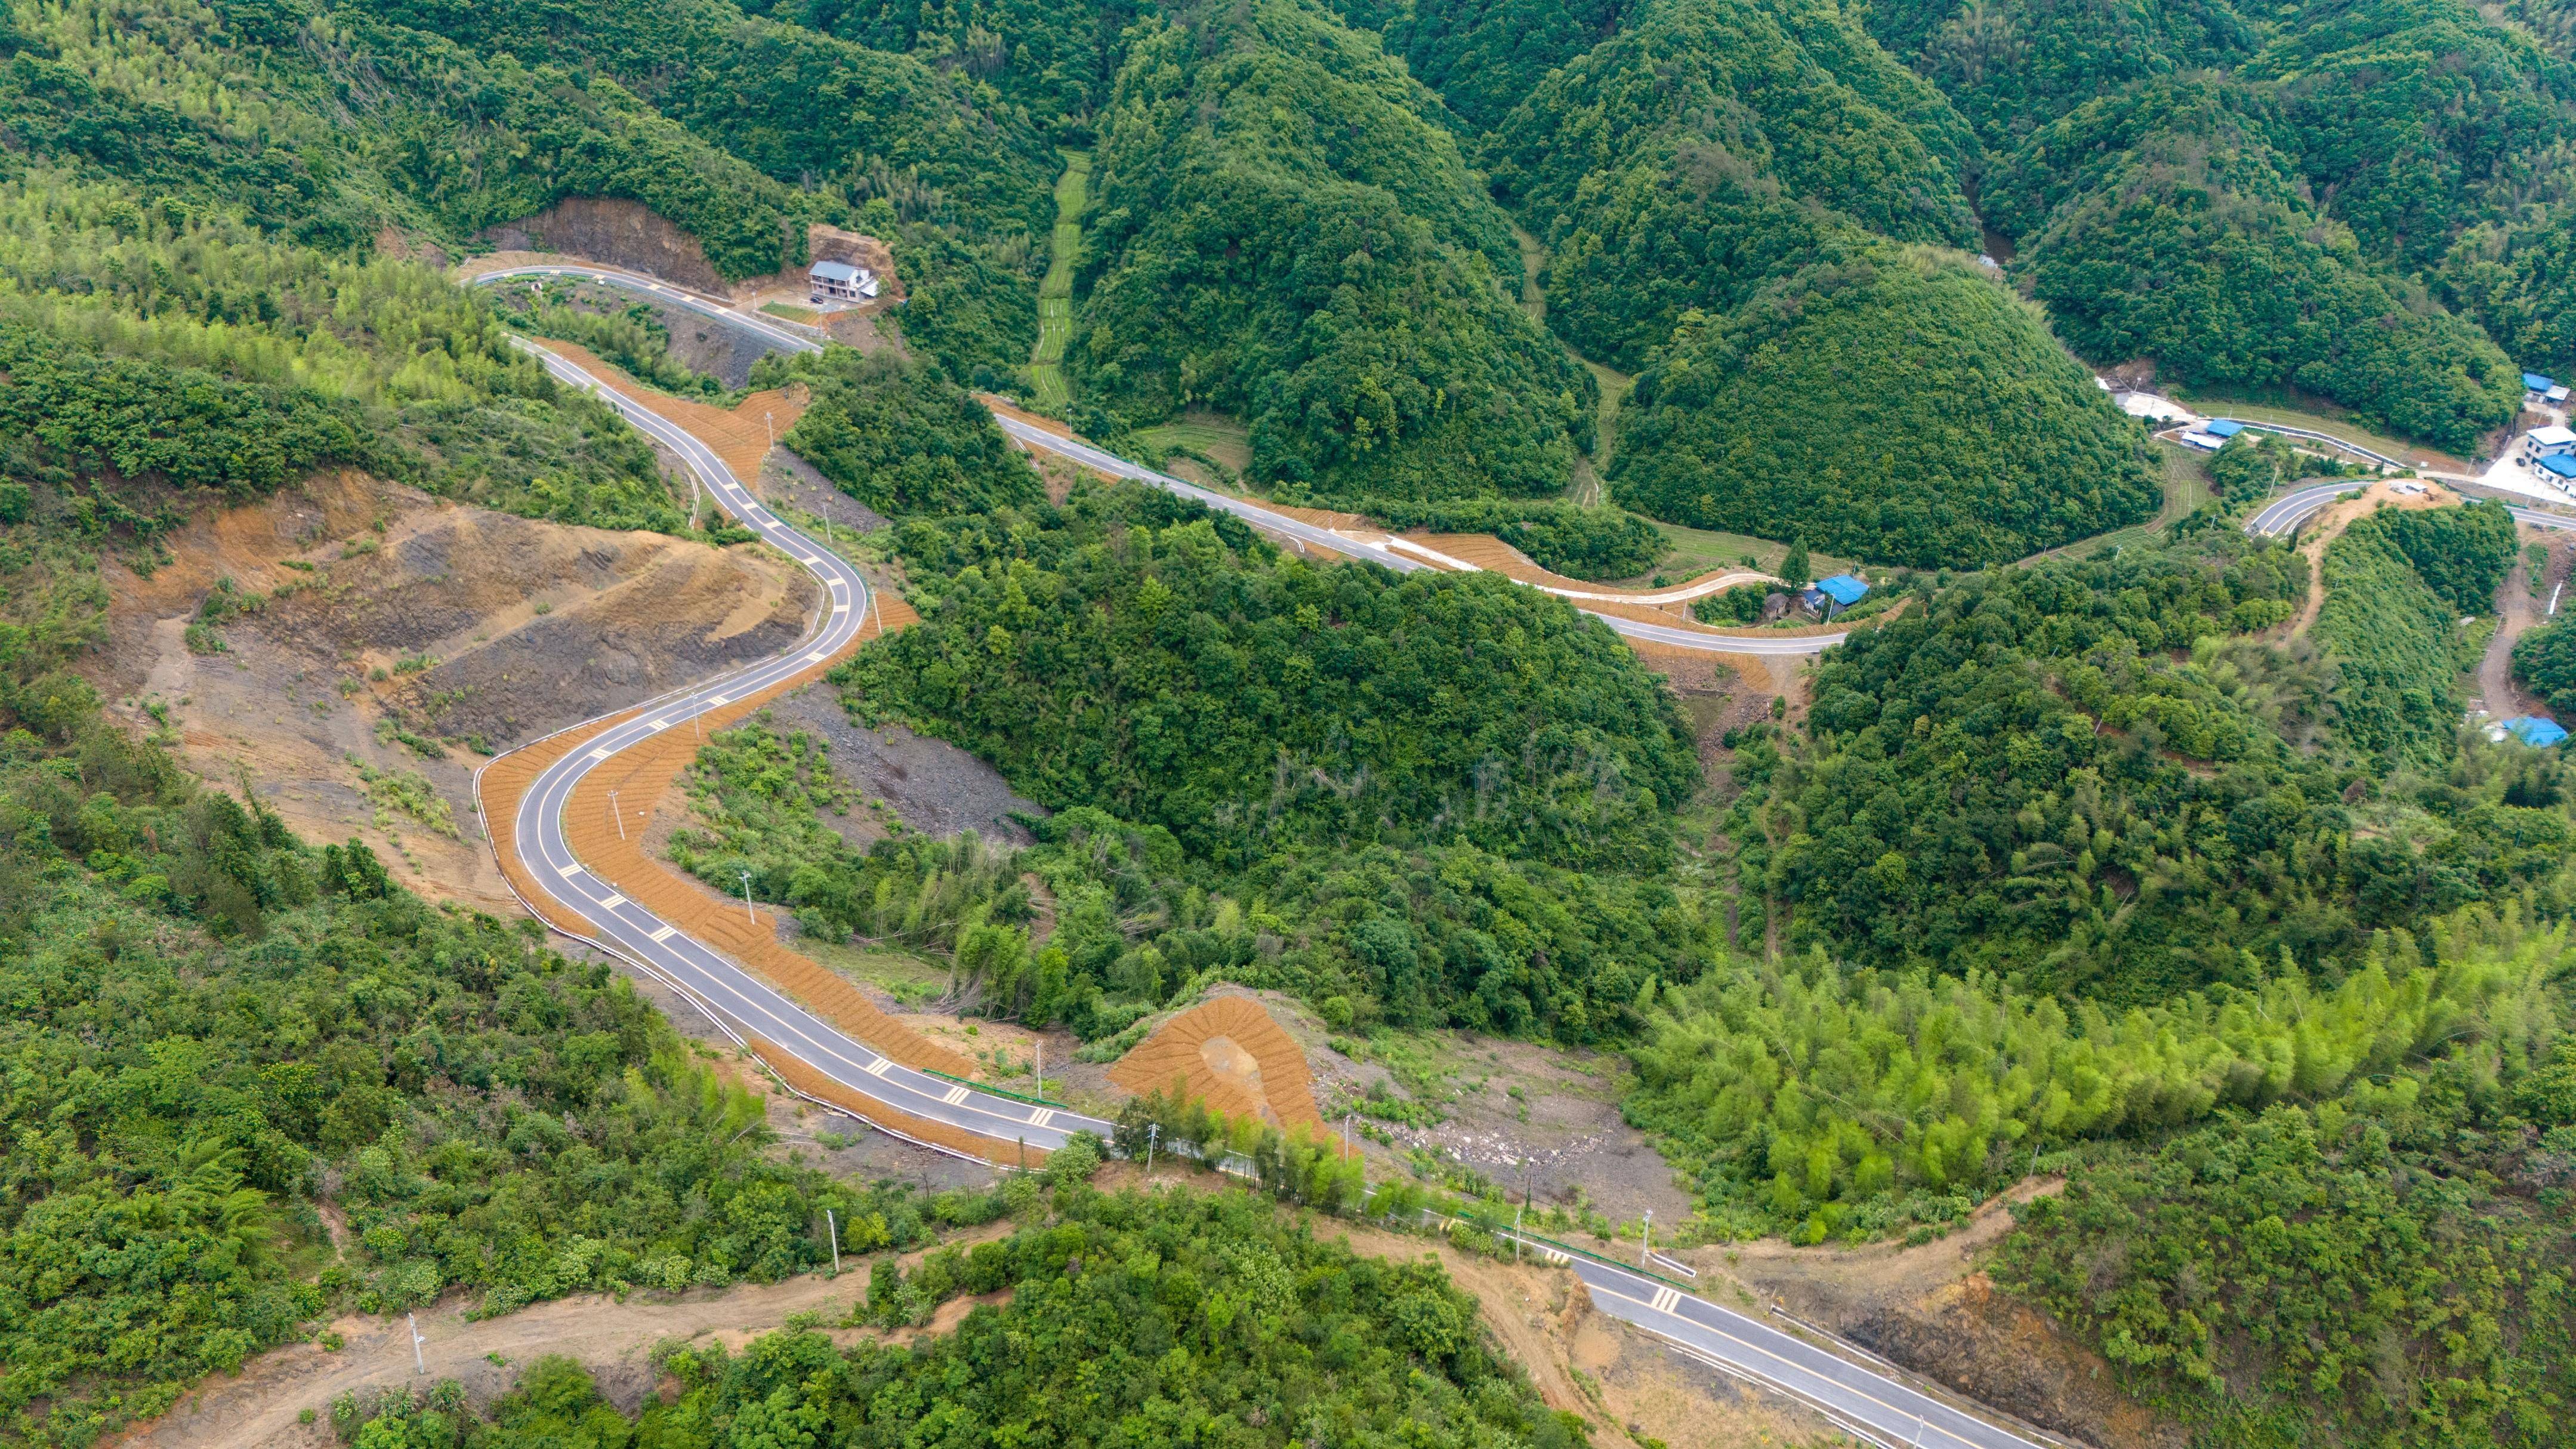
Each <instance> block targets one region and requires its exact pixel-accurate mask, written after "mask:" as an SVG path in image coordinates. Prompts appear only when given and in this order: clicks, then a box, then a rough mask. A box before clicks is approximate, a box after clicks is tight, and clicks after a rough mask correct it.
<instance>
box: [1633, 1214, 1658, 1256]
mask: <svg viewBox="0 0 2576 1449" xmlns="http://www.w3.org/2000/svg"><path fill="white" fill-rule="evenodd" d="M1653 1256H1655V1210H1654V1209H1653V1208H1648V1209H1646V1228H1645V1236H1644V1237H1643V1238H1642V1239H1640V1240H1639V1242H1638V1245H1637V1266H1638V1267H1640V1268H1642V1267H1644V1266H1646V1260H1647V1259H1648V1258H1651V1257H1653Z"/></svg>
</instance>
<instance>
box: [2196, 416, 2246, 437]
mask: <svg viewBox="0 0 2576 1449" xmlns="http://www.w3.org/2000/svg"><path fill="white" fill-rule="evenodd" d="M2200 430H2201V431H2202V432H2204V433H2207V434H2209V435H2210V436H2211V437H2213V438H2216V439H2217V440H2218V441H2220V442H2221V443H2224V442H2226V441H2227V440H2228V439H2230V438H2232V437H2235V436H2236V435H2237V434H2238V433H2241V432H2243V431H2245V425H2244V424H2243V423H2240V422H2236V421H2234V420H2233V419H2229V418H2219V419H2217V420H2216V421H2214V422H2207V423H2203V424H2201V425H2200Z"/></svg>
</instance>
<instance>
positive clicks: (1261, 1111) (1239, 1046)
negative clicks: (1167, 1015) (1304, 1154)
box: [1109, 996, 1324, 1128]
mask: <svg viewBox="0 0 2576 1449" xmlns="http://www.w3.org/2000/svg"><path fill="white" fill-rule="evenodd" d="M1109 1080H1110V1081H1112V1082H1115V1083H1117V1084H1118V1085H1119V1086H1122V1087H1124V1088H1126V1089H1127V1090H1128V1091H1131V1092H1134V1093H1136V1094H1137V1095H1139V1096H1143V1095H1144V1094H1146V1093H1148V1092H1156V1091H1160V1090H1162V1089H1164V1088H1166V1087H1169V1086H1171V1085H1172V1083H1173V1082H1174V1081H1175V1080H1178V1081H1179V1082H1181V1083H1182V1084H1183V1089H1184V1091H1185V1092H1186V1093H1187V1095H1189V1096H1192V1097H1196V1098H1199V1099H1201V1100H1203V1101H1205V1102H1206V1103H1207V1104H1208V1106H1210V1107H1212V1108H1214V1109H1215V1110H1217V1111H1219V1112H1223V1113H1225V1114H1226V1115H1227V1116H1229V1117H1257V1118H1260V1119H1262V1120H1264V1121H1268V1122H1273V1123H1276V1124H1278V1125H1279V1126H1282V1127H1295V1126H1301V1125H1302V1126H1307V1127H1315V1128H1321V1127H1322V1126H1323V1125H1324V1117H1323V1114H1322V1113H1320V1112H1318V1111H1316V1110H1315V1089H1314V1083H1313V1080H1312V1079H1311V1078H1309V1077H1308V1076H1307V1074H1306V1054H1305V1052H1304V1051H1302V1050H1300V1049H1299V1048H1298V1046H1297V1043H1296V1040H1295V1039H1294V1038H1292V1037H1290V1036H1289V1035H1288V1033H1287V1032H1286V1031H1285V1030H1283V1029H1282V1028H1281V1027H1280V1025H1279V1023H1278V1022H1276V1021H1273V1020H1272V1019H1271V1017H1270V1013H1269V1012H1267V1011H1264V1010H1263V1009H1262V1007H1261V1003H1260V1002H1258V1001H1255V1000H1253V999H1252V998H1251V997H1248V996H1220V997H1218V998H1216V999H1215V1000H1213V1001H1209V1002H1205V1003H1203V1004H1201V1005H1199V1006H1194V1007H1192V1008H1190V1009H1189V1010H1188V1011H1184V1012H1182V1013H1181V1014H1180V1015H1178V1016H1176V1017H1173V1018H1172V1019H1171V1020H1170V1021H1167V1022H1165V1023H1163V1025H1162V1029H1161V1030H1159V1031H1157V1032H1155V1033H1154V1034H1153V1035H1152V1036H1150V1037H1147V1038H1146V1039H1145V1040H1144V1041H1143V1042H1141V1043H1139V1044H1138V1045H1137V1047H1136V1049H1135V1050H1134V1051H1131V1052H1129V1053H1128V1054H1127V1055H1125V1056H1123V1057H1120V1058H1119V1059H1118V1064H1117V1065H1116V1066H1114V1067H1111V1068H1110V1069H1109Z"/></svg>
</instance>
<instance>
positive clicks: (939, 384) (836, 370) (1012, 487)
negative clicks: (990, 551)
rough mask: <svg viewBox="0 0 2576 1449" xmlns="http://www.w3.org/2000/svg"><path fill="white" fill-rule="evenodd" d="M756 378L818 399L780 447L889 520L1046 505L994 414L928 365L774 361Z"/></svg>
mask: <svg viewBox="0 0 2576 1449" xmlns="http://www.w3.org/2000/svg"><path fill="white" fill-rule="evenodd" d="M782 364H783V365H782ZM754 372H755V376H754V379H753V380H754V381H755V382H756V383H759V384H760V385H763V386H776V385H778V384H779V383H782V382H786V381H789V380H798V381H802V382H804V383H805V384H806V385H807V386H808V387H809V388H811V389H812V390H813V391H812V398H813V401H812V403H811V404H810V405H809V406H808V407H807V408H806V410H805V414H804V416H803V417H800V418H798V419H797V420H796V426H795V427H793V428H790V429H788V431H787V436H786V437H784V438H781V439H779V441H780V442H781V443H784V444H785V445H786V446H787V447H788V448H790V449H792V450H794V452H795V453H796V455H797V456H798V457H801V458H803V459H804V460H805V461H806V462H808V463H811V464H813V465H814V466H815V468H816V469H817V470H819V471H820V472H821V473H822V474H823V476H825V477H827V478H829V479H831V480H832V481H833V482H835V483H837V484H839V485H840V486H841V491H843V492H845V493H847V494H849V495H850V496H851V497H853V498H856V499H858V500H859V501H860V502H862V503H864V504H866V505H868V506H869V507H870V508H873V509H875V510H876V511H877V512H879V513H881V514H884V515H886V516H887V517H890V518H891V517H901V516H903V515H906V514H912V513H981V512H985V511H988V510H990V509H993V508H998V507H1004V506H1009V505H1015V504H1029V503H1035V502H1038V501H1039V500H1041V499H1043V498H1044V497H1045V496H1046V494H1045V490H1044V489H1042V488H1041V487H1040V486H1039V484H1038V477H1037V474H1036V473H1035V472H1034V471H1032V470H1031V469H1030V468H1029V465H1028V461H1027V460H1026V459H1025V458H1023V457H1021V456H1020V453H1019V450H1018V449H1016V448H1014V447H1012V446H1011V444H1010V443H1009V441H1008V440H1006V439H1005V438H1004V437H1003V436H1002V430H1001V429H999V428H997V427H995V426H993V415H992V413H991V412H989V411H988V410H986V408H985V407H984V405H983V404H982V403H979V402H977V401H975V399H973V398H971V397H969V396H967V395H966V393H965V392H964V391H962V390H961V389H959V388H958V386H957V385H956V384H955V383H953V382H950V381H948V380H947V379H946V378H944V377H941V376H940V375H939V374H938V371H937V370H936V369H935V368H932V367H930V366H928V365H927V364H923V363H917V362H906V361H904V360H903V359H901V358H898V357H893V356H890V355H888V354H885V353H879V354H877V355H875V356H873V357H870V356H863V355H861V354H859V353H856V352H842V351H834V352H831V353H827V354H825V355H823V356H821V357H819V358H816V357H800V358H797V359H795V360H794V361H793V362H792V363H790V362H785V361H784V355H783V354H777V353H773V354H771V355H770V356H769V357H766V358H763V359H762V360H761V363H760V365H759V366H757V367H756V368H755V369H754Z"/></svg>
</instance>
